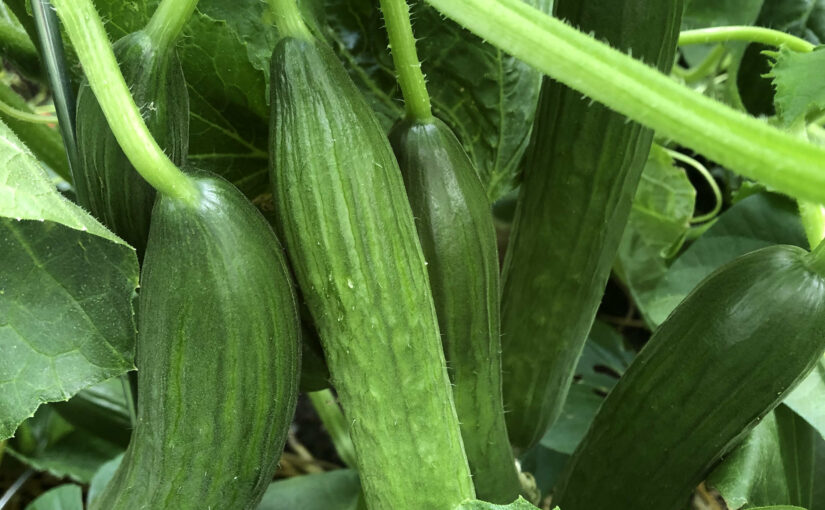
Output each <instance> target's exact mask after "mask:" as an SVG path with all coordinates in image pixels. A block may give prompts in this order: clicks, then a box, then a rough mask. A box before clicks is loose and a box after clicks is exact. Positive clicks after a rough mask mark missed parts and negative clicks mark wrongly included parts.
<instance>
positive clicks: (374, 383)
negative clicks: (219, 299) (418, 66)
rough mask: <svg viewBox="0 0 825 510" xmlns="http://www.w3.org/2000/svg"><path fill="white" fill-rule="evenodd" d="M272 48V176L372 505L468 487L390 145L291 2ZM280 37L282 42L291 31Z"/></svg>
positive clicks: (451, 502)
mask: <svg viewBox="0 0 825 510" xmlns="http://www.w3.org/2000/svg"><path fill="white" fill-rule="evenodd" d="M272 3H273V6H274V7H275V8H276V9H277V10H279V11H281V12H278V13H277V14H278V16H277V19H278V20H279V29H280V30H281V33H282V34H285V35H287V37H286V38H284V39H283V40H281V41H280V42H279V43H278V45H277V47H276V48H275V51H274V52H273V55H272V68H271V73H270V76H271V92H272V96H271V105H272V114H271V124H270V136H271V140H270V147H271V150H270V154H271V156H272V157H271V161H270V164H271V166H270V177H271V182H272V185H273V188H274V196H275V205H276V209H277V211H278V220H279V222H280V230H281V231H282V232H283V239H284V242H285V243H286V246H287V253H288V254H289V256H290V260H291V262H292V267H293V269H294V270H295V274H296V277H297V279H298V282H299V284H300V287H301V291H302V292H303V295H304V298H305V299H306V303H307V307H308V308H309V310H310V312H311V315H312V319H313V321H314V323H315V325H316V327H317V328H318V333H319V336H320V338H321V343H322V346H323V348H324V354H325V356H326V359H327V364H328V366H329V369H330V373H331V376H332V384H333V386H334V387H335V389H336V391H337V392H338V395H339V397H340V400H341V404H342V407H343V409H344V413H345V415H346V417H347V421H348V423H349V424H350V433H351V436H352V440H353V443H354V445H355V451H356V456H357V464H358V471H359V475H360V478H361V482H362V484H363V489H364V493H365V497H366V501H367V503H368V505H369V507H370V508H375V509H383V508H399V509H401V508H427V509H434V510H438V509H445V510H446V509H453V508H454V507H455V506H456V505H458V504H459V503H461V502H462V501H463V500H465V499H467V498H470V497H472V496H473V495H474V491H473V485H472V480H471V478H470V472H469V468H468V466H467V459H466V456H465V454H464V451H463V449H462V443H461V433H460V430H459V425H458V420H457V418H456V412H455V407H454V405H453V400H452V395H451V392H450V385H449V378H448V375H447V371H446V368H445V362H444V354H443V352H442V348H441V342H440V338H439V333H438V322H437V317H436V313H435V309H434V306H433V300H432V295H431V293H430V290H429V286H428V281H427V269H426V266H425V263H424V257H423V255H422V252H421V247H420V245H419V242H418V239H417V236H416V230H415V224H414V221H413V216H412V212H411V211H410V207H409V204H408V203H407V199H406V196H405V193H404V184H403V181H402V179H401V175H400V171H399V169H398V164H397V162H396V161H395V158H394V156H393V153H392V149H391V147H390V144H389V142H388V141H387V139H386V137H385V136H384V133H383V131H382V129H381V127H380V125H379V123H378V121H377V120H376V118H375V115H374V114H373V112H372V111H371V110H370V108H369V106H368V105H367V103H366V102H365V101H364V99H363V97H362V96H361V94H360V92H359V91H358V90H357V89H356V87H355V85H354V84H353V83H352V81H351V79H350V78H349V76H348V75H347V73H346V71H345V70H344V68H343V66H342V65H341V63H340V62H338V60H337V59H336V57H335V55H334V54H333V53H332V51H331V50H330V49H329V48H327V47H326V46H324V45H323V44H322V43H319V42H316V41H314V40H312V37H311V36H310V35H309V32H308V30H307V29H306V27H305V26H304V25H303V23H302V22H301V20H300V18H299V16H298V14H297V7H296V6H295V5H294V2H292V1H280V2H278V1H274V2H272ZM290 35H291V36H292V37H290Z"/></svg>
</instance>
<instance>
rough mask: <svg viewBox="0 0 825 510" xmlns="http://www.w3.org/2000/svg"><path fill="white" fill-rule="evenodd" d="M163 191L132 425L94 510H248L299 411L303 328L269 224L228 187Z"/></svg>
mask: <svg viewBox="0 0 825 510" xmlns="http://www.w3.org/2000/svg"><path fill="white" fill-rule="evenodd" d="M190 175H191V176H192V177H191V178H192V179H195V180H196V183H197V186H198V189H199V193H200V196H199V200H198V203H197V204H196V205H190V204H188V203H184V202H182V201H179V200H175V199H172V198H169V197H167V196H165V195H158V200H157V203H156V204H155V207H154V212H153V214H152V224H151V229H150V233H149V241H148V245H147V249H146V257H145V259H144V264H143V268H142V273H141V285H142V288H141V293H140V316H139V319H138V320H139V322H138V343H137V366H138V393H139V395H140V399H139V400H138V410H137V411H138V420H137V424H136V427H135V430H134V433H133V435H132V440H131V443H130V445H129V448H128V450H127V452H126V455H125V457H124V459H123V462H122V463H121V465H120V467H119V468H118V470H117V472H116V474H115V476H114V478H113V479H112V481H111V482H110V483H109V485H107V487H106V489H105V490H104V492H103V493H102V494H101V495H100V496H99V497H98V498H97V499H95V501H94V504H93V505H92V508H93V509H100V510H120V509H122V510H139V509H147V510H148V509H151V510H163V509H170V510H171V509H175V510H188V509H206V508H212V509H230V508H231V509H253V508H256V506H257V503H258V501H259V500H260V498H261V497H262V495H263V493H264V491H265V490H266V488H267V486H268V485H269V483H270V482H271V481H272V476H273V474H274V473H275V469H276V467H277V464H278V460H279V458H280V454H281V452H282V450H283V446H284V442H285V440H286V434H287V431H288V428H289V424H290V420H291V418H292V415H293V413H294V410H295V403H296V399H297V394H298V371H299V367H300V325H299V322H298V312H297V307H296V301H295V298H294V294H293V289H292V284H291V281H290V278H289V273H288V270H287V268H286V262H285V259H284V256H283V253H282V251H281V247H280V245H279V243H278V240H277V239H276V237H275V234H274V233H273V231H272V229H271V227H270V226H269V224H268V223H267V222H266V220H265V219H264V218H263V217H262V216H261V215H260V213H259V212H258V211H257V209H255V207H254V206H253V205H252V204H251V203H250V202H249V201H248V200H247V199H246V198H245V197H244V196H243V195H242V194H241V193H240V191H238V190H237V189H236V188H235V187H234V186H232V185H231V184H229V183H228V182H226V181H224V180H223V179H220V178H218V177H213V176H208V175H205V174H200V173H197V174H194V173H193V174H190Z"/></svg>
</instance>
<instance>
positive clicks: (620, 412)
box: [553, 246, 825, 510]
mask: <svg viewBox="0 0 825 510" xmlns="http://www.w3.org/2000/svg"><path fill="white" fill-rule="evenodd" d="M823 352H825V275H824V274H823V272H822V267H819V268H815V267H814V262H813V258H812V256H811V255H810V254H808V253H807V252H805V251H804V250H802V249H801V248H797V247H790V246H773V247H770V248H765V249H762V250H759V251H756V252H752V253H750V254H748V255H745V256H743V257H740V258H739V259H737V260H735V261H733V262H731V263H730V264H728V265H726V266H724V267H723V268H721V269H719V270H718V271H716V272H715V273H713V274H711V275H710V276H708V277H707V278H706V279H705V280H704V281H703V282H702V283H701V284H699V286H698V287H697V288H696V289H695V290H694V291H693V292H692V293H691V294H690V295H688V297H687V298H685V300H684V301H683V302H682V303H681V304H680V305H679V306H678V307H677V308H676V309H675V310H674V311H673V313H672V314H671V315H670V317H668V318H667V320H666V321H665V322H664V323H663V324H662V325H661V326H660V327H659V329H658V330H657V331H656V332H655V334H654V335H653V337H652V338H651V339H650V341H649V342H648V344H647V345H646V346H645V347H644V348H643V349H642V351H641V352H640V353H639V355H638V356H637V357H636V359H635V360H634V361H633V363H631V365H630V367H629V368H628V370H627V372H625V374H624V376H623V377H622V378H621V379H620V380H619V382H618V384H617V385H616V386H615V387H614V388H613V390H612V391H611V392H610V394H609V395H608V397H607V399H606V400H605V401H604V403H603V404H602V406H601V408H600V409H599V412H598V414H597V415H596V418H595V419H594V420H593V423H592V424H591V426H590V429H589V430H588V432H587V435H586V436H585V438H584V439H583V440H582V442H581V443H580V445H579V447H578V449H577V450H576V452H575V453H574V454H573V457H572V458H571V459H570V461H569V462H568V464H567V466H566V468H565V474H564V475H563V477H562V481H561V483H560V484H559V487H558V490H557V491H556V496H555V497H554V498H553V504H557V505H559V506H560V507H561V508H563V509H564V510H592V509H595V508H611V509H615V510H631V509H632V510H637V509H640V508H655V509H657V510H677V509H681V508H685V507H687V506H688V502H689V499H690V494H691V492H692V491H693V489H694V488H695V487H696V485H698V484H699V482H701V481H702V480H703V477H704V476H705V475H706V474H707V472H708V470H709V469H710V468H711V467H712V466H713V464H714V463H715V462H716V461H717V460H718V459H719V458H720V457H721V456H722V455H724V454H725V453H726V452H727V451H729V450H730V449H731V448H732V447H734V446H735V445H736V444H737V443H738V442H739V440H740V439H741V438H742V437H743V436H744V435H745V434H747V433H748V432H749V431H750V430H751V429H752V428H753V427H754V426H755V425H756V424H757V423H758V422H759V420H760V419H761V418H762V417H763V416H765V415H766V414H767V413H769V412H770V411H772V410H773V409H774V408H775V407H776V406H777V405H779V403H780V402H781V401H782V400H783V399H784V398H785V395H787V394H788V393H789V392H790V391H791V390H792V389H793V388H794V387H795V386H796V385H797V384H798V383H799V382H801V381H802V379H803V378H804V377H805V376H806V375H807V374H808V373H809V372H810V371H811V370H812V369H813V367H814V365H815V364H816V362H817V361H818V360H819V359H820V358H821V356H822V354H823Z"/></svg>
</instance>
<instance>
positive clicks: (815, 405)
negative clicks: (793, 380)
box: [784, 357, 825, 439]
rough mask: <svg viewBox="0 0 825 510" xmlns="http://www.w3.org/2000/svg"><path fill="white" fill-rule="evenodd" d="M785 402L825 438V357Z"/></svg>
mask: <svg viewBox="0 0 825 510" xmlns="http://www.w3.org/2000/svg"><path fill="white" fill-rule="evenodd" d="M784 404H785V405H787V406H788V407H790V408H791V409H793V410H794V412H796V413H797V414H798V415H799V416H801V417H803V418H805V420H806V421H807V422H808V423H809V424H810V425H811V426H812V427H814V429H816V430H817V432H819V434H820V435H821V436H822V438H823V439H825V357H823V358H822V359H821V360H820V361H819V363H818V364H817V366H816V368H814V371H813V372H811V374H810V375H809V376H808V377H807V378H805V380H804V381H802V383H801V384H800V385H799V386H797V388H796V389H795V390H793V392H791V394H790V395H788V396H787V397H786V398H785V400H784Z"/></svg>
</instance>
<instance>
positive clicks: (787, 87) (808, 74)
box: [769, 47, 825, 126]
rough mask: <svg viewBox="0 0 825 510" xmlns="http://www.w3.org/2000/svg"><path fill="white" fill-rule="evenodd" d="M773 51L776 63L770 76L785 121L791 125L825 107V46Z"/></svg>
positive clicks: (783, 121) (784, 122) (785, 123)
mask: <svg viewBox="0 0 825 510" xmlns="http://www.w3.org/2000/svg"><path fill="white" fill-rule="evenodd" d="M773 55H774V56H775V59H776V63H775V64H774V66H773V69H772V70H771V72H770V74H769V76H770V77H771V78H772V79H773V85H774V87H776V96H775V98H774V101H775V103H776V110H777V112H778V113H779V116H780V118H781V119H782V123H783V124H784V125H785V126H791V125H793V124H795V123H796V122H797V121H800V120H804V119H805V118H806V117H807V116H808V114H811V113H821V112H822V110H825V77H823V72H822V70H823V69H825V48H823V47H820V48H818V49H817V50H815V51H813V52H811V53H797V52H794V51H790V50H788V49H786V48H783V49H781V50H780V51H779V52H776V53H774V54H773Z"/></svg>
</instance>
